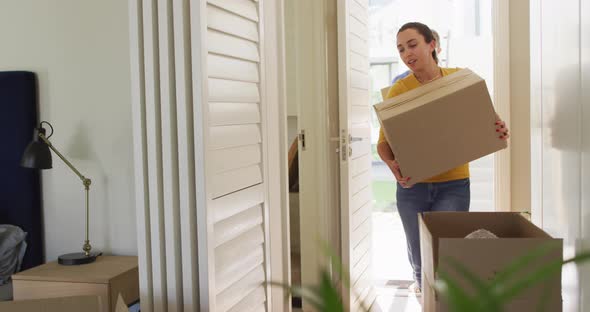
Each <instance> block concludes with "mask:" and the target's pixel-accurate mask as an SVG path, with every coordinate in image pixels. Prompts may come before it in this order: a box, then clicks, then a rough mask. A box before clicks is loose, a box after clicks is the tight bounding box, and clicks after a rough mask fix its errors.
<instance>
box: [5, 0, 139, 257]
mask: <svg viewBox="0 0 590 312" xmlns="http://www.w3.org/2000/svg"><path fill="white" fill-rule="evenodd" d="M128 33H129V31H128V9H127V1H121V0H102V1H77V0H53V1H34V0H18V1H1V2H0V38H1V42H2V44H1V47H0V70H28V71H33V72H36V73H37V75H38V80H39V90H40V97H39V102H40V103H39V106H40V119H41V120H47V121H49V122H51V123H52V124H53V126H54V128H55V135H54V136H53V137H52V138H51V140H52V142H53V143H54V145H55V146H56V147H57V148H58V149H59V150H60V151H62V153H63V154H64V155H65V156H66V157H67V158H69V159H70V161H71V162H72V163H73V164H74V165H75V166H76V167H77V168H78V169H79V170H80V171H81V172H82V173H83V174H85V175H87V176H88V177H89V178H91V179H92V182H93V183H92V186H91V194H90V205H91V206H90V207H91V217H90V220H91V223H90V226H91V229H90V241H91V244H92V246H93V247H94V248H95V249H96V250H101V251H103V252H105V253H113V254H125V255H131V254H136V253H137V251H136V250H137V246H136V245H137V244H136V231H135V228H136V221H135V208H134V199H133V198H134V197H133V191H134V187H133V163H132V161H133V159H132V157H133V153H132V148H133V146H132V133H131V103H130V82H129V77H130V70H129V42H128ZM43 199H44V203H43V205H44V207H43V209H44V221H45V250H46V259H47V260H53V259H56V258H57V256H58V255H60V254H62V253H68V252H77V251H79V249H80V248H81V247H82V244H83V239H84V192H83V186H82V184H81V182H80V181H79V180H78V178H77V177H76V176H75V175H74V174H73V173H72V172H71V171H70V170H69V168H67V167H66V166H65V164H63V163H62V162H61V161H60V160H59V159H58V158H57V157H55V156H54V168H53V169H52V170H47V171H45V172H44V173H43Z"/></svg>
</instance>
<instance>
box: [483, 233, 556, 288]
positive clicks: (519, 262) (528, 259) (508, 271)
mask: <svg viewBox="0 0 590 312" xmlns="http://www.w3.org/2000/svg"><path fill="white" fill-rule="evenodd" d="M558 247H559V244H558V243H556V242H549V243H547V244H543V245H541V246H539V247H538V248H535V249H533V250H532V251H530V252H528V253H526V254H525V255H523V256H521V257H519V258H517V259H516V260H515V261H513V262H512V263H510V264H509V265H508V266H507V267H506V268H505V269H503V270H502V271H500V272H499V273H498V274H497V275H496V276H495V277H494V279H493V280H492V282H491V285H492V287H494V288H501V287H499V286H500V285H503V284H505V283H506V282H507V281H508V280H510V279H511V278H513V277H514V276H515V274H516V273H517V272H519V271H521V270H523V269H525V268H527V267H528V266H529V265H530V264H531V263H532V262H534V261H535V260H536V259H538V258H540V257H541V256H543V255H545V254H547V253H549V252H550V251H552V250H554V249H556V248H558Z"/></svg>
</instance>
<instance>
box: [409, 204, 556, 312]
mask: <svg viewBox="0 0 590 312" xmlns="http://www.w3.org/2000/svg"><path fill="white" fill-rule="evenodd" d="M419 219H420V251H421V254H422V291H423V294H422V298H423V307H424V311H425V312H434V311H436V312H443V311H444V312H446V311H449V309H448V307H447V305H446V303H445V302H444V300H443V299H442V298H440V296H439V294H438V293H437V292H436V291H435V289H434V283H435V282H436V281H437V279H438V278H439V276H438V273H439V272H440V271H441V270H443V271H445V272H447V274H449V275H450V276H451V278H452V279H453V280H455V281H457V282H458V283H459V285H460V286H461V287H462V288H463V289H464V290H465V291H466V292H467V293H468V294H472V293H474V291H475V289H473V287H471V284H470V283H468V282H467V281H466V280H465V278H464V277H463V276H462V275H461V274H459V273H457V272H456V271H455V270H454V269H452V267H451V266H450V265H449V263H448V261H447V260H446V259H448V258H452V259H454V260H456V261H458V262H459V263H461V264H462V265H464V266H465V267H466V268H468V269H469V270H470V271H472V272H473V273H474V274H475V275H476V276H478V277H479V278H482V279H484V280H491V279H492V278H493V277H494V276H495V275H496V274H497V273H498V272H500V271H502V270H503V269H504V268H506V267H507V266H508V265H509V264H510V263H513V262H514V261H515V260H516V259H518V258H519V257H522V256H523V255H525V254H527V253H529V252H531V251H532V250H535V249H537V248H539V247H540V246H545V245H546V244H555V245H554V246H555V249H552V251H551V252H550V253H549V254H548V255H544V256H543V257H540V258H538V259H536V260H535V261H534V262H533V263H532V264H531V265H530V266H528V267H527V269H526V270H524V271H519V272H517V273H515V275H514V278H519V277H523V276H524V275H525V274H527V273H530V272H533V271H534V270H535V269H538V268H539V267H541V266H543V265H545V264H548V263H551V262H553V261H556V260H561V259H562V257H563V256H562V254H563V252H562V251H563V240H561V239H555V238H552V237H551V236H549V235H548V234H547V233H545V232H544V231H543V230H541V229H539V228H538V227H536V226H535V225H534V224H532V223H531V222H529V221H527V220H526V219H525V218H524V217H522V216H521V215H520V214H518V213H512V212H431V213H423V214H420V216H419ZM479 229H485V230H488V231H490V232H492V233H494V234H495V235H496V236H498V238H497V239H496V238H494V239H466V238H464V237H465V236H467V235H469V234H470V233H472V232H474V231H476V230H479ZM541 298H546V299H547V302H546V304H545V311H552V312H556V311H562V300H561V272H559V273H558V274H555V275H554V276H552V277H551V278H549V279H547V280H545V281H544V282H543V283H541V284H539V285H536V286H535V287H532V288H530V289H528V290H527V291H525V292H523V293H522V294H521V295H519V296H517V297H516V298H515V299H514V300H512V301H511V302H510V303H509V304H508V306H507V307H506V310H504V311H506V312H516V311H518V312H521V311H536V309H537V304H538V303H539V300H540V299H541Z"/></svg>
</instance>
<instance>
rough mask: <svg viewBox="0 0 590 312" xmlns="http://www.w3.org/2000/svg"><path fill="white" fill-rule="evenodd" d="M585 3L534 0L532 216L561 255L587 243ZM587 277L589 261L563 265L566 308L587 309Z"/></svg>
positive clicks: (588, 31) (588, 34)
mask: <svg viewBox="0 0 590 312" xmlns="http://www.w3.org/2000/svg"><path fill="white" fill-rule="evenodd" d="M589 9H590V6H588V4H586V3H585V1H581V0H567V1H566V0H564V1H560V2H556V1H541V0H535V1H531V34H532V37H531V57H532V62H531V82H532V88H531V99H532V101H531V110H532V114H531V116H532V118H531V132H532V141H531V142H532V145H531V149H532V153H531V156H532V170H531V173H532V181H533V184H532V186H533V192H532V199H533V216H534V217H535V216H536V217H535V221H536V222H537V223H538V224H541V225H542V226H543V228H544V229H545V230H546V231H547V232H549V233H550V234H551V235H553V236H555V237H561V238H563V239H564V251H565V256H566V257H571V256H573V255H574V254H575V253H577V252H580V251H581V250H588V249H589V248H590V231H589V225H590V201H589V198H590V189H589V182H590V170H589V165H590V163H589V162H588V160H590V157H589V154H590V131H589V130H590V127H589V125H590V113H589V111H590V101H589V96H588V90H589V89H590V80H589V77H590V68H589V65H588V62H589V60H588V55H589V46H588V38H590V27H589V24H590V21H589V18H590V14H589ZM588 277H590V276H589V275H588V265H587V264H586V265H585V266H581V267H575V266H573V265H572V266H566V267H565V268H564V270H563V299H564V311H586V310H587V309H588V308H587V305H588V304H587V303H586V302H584V300H587V298H588V287H587V283H588ZM584 298H586V299H584Z"/></svg>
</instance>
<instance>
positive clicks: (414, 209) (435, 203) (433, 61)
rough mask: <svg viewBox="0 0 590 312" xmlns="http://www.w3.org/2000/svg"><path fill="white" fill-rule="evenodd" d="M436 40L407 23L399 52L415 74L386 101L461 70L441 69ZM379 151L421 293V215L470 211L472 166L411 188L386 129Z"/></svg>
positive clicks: (502, 135)
mask: <svg viewBox="0 0 590 312" xmlns="http://www.w3.org/2000/svg"><path fill="white" fill-rule="evenodd" d="M436 46H437V43H436V40H435V39H434V36H433V33H432V30H430V28H428V26H426V25H424V24H422V23H407V24H405V25H403V26H402V27H401V28H400V30H399V31H398V33H397V49H398V52H399V55H400V57H401V59H402V60H403V62H404V64H406V66H408V68H409V69H410V71H411V72H412V74H410V75H408V76H407V77H405V78H403V79H400V80H398V81H397V82H396V83H395V84H394V85H393V86H392V87H391V88H390V89H389V92H388V94H387V96H386V97H385V99H388V98H392V97H394V96H397V95H400V94H402V93H404V92H407V91H409V90H412V89H415V88H418V87H419V86H421V85H424V84H427V83H429V82H431V81H434V80H436V79H439V78H441V77H444V76H447V75H449V74H452V73H454V72H456V71H458V70H459V69H458V68H441V67H439V66H438V57H437V51H436ZM496 132H497V133H498V138H499V139H501V140H506V139H508V137H509V136H510V135H509V134H508V128H507V127H506V124H505V123H504V121H502V120H500V118H499V117H498V118H497V121H496ZM377 151H378V153H379V156H380V157H381V159H382V160H383V161H384V162H385V163H386V164H387V166H388V167H389V169H390V170H391V172H392V173H393V175H394V176H395V178H396V180H397V183H398V188H397V194H396V197H397V207H398V211H399V214H400V217H401V220H402V224H403V226H404V232H405V234H406V240H407V244H408V258H409V260H410V264H411V265H412V269H413V271H414V283H413V284H412V285H411V286H410V290H411V291H413V292H416V293H419V292H421V286H422V276H421V258H420V238H419V232H418V213H421V212H429V211H468V210H469V202H470V181H469V164H468V163H467V164H463V165H461V166H459V167H456V168H454V169H451V170H449V171H447V172H444V173H442V174H439V175H437V176H434V177H431V178H429V179H427V180H424V181H419V183H416V184H414V185H413V186H412V187H409V185H408V182H409V181H410V179H411V178H412V177H405V176H403V175H402V172H400V168H399V164H398V163H397V162H396V160H395V155H393V152H392V151H391V148H390V146H389V144H388V143H387V141H386V139H385V136H384V134H383V130H381V131H380V132H379V142H378V145H377Z"/></svg>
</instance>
